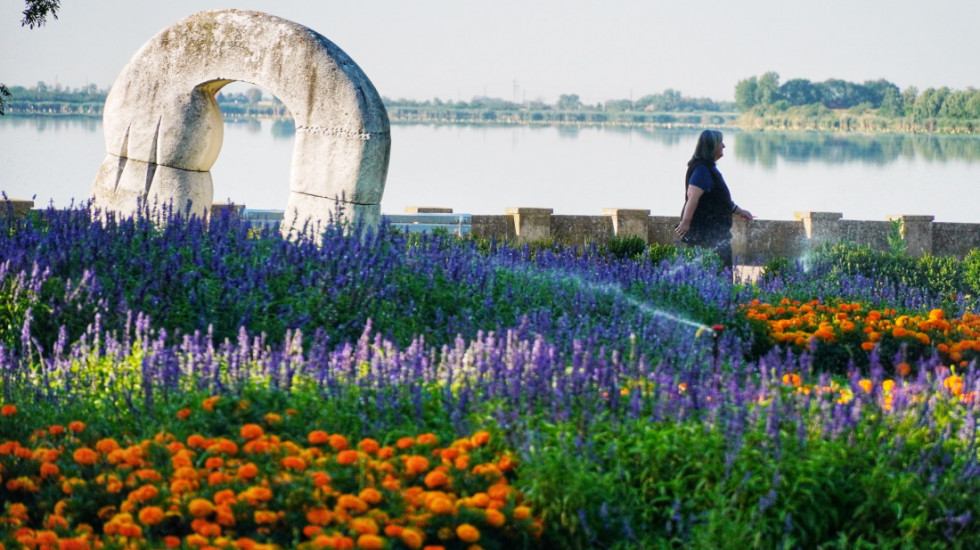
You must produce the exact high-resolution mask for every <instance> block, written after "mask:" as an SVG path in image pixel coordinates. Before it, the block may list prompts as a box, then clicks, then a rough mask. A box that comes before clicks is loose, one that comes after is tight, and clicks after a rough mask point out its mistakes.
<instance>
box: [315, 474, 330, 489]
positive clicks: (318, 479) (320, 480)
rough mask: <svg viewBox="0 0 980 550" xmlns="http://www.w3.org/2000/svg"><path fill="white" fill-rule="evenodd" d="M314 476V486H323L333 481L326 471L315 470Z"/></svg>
mask: <svg viewBox="0 0 980 550" xmlns="http://www.w3.org/2000/svg"><path fill="white" fill-rule="evenodd" d="M312 477H313V486H314V487H323V486H324V485H327V484H329V483H330V482H331V481H332V480H331V479H330V475H329V474H327V473H326V472H313V474H312Z"/></svg>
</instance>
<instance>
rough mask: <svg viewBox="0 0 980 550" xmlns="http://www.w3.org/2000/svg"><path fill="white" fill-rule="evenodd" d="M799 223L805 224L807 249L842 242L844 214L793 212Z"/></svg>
mask: <svg viewBox="0 0 980 550" xmlns="http://www.w3.org/2000/svg"><path fill="white" fill-rule="evenodd" d="M793 217H795V218H796V219H797V221H802V222H803V229H804V231H805V232H806V239H807V247H806V248H810V249H812V248H815V247H817V246H819V245H821V244H823V243H825V242H834V241H838V240H840V235H841V233H840V220H841V218H843V217H844V214H843V213H842V212H809V211H808V212H793Z"/></svg>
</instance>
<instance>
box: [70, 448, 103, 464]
mask: <svg viewBox="0 0 980 550" xmlns="http://www.w3.org/2000/svg"><path fill="white" fill-rule="evenodd" d="M71 456H72V458H73V459H74V460H75V462H77V463H78V464H81V465H82V466H91V465H93V464H95V461H96V460H98V459H99V455H98V454H97V453H96V452H95V451H93V450H92V449H89V448H88V447H79V448H78V449H75V452H74V453H72V455H71Z"/></svg>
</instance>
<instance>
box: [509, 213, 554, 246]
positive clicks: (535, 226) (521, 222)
mask: <svg viewBox="0 0 980 550" xmlns="http://www.w3.org/2000/svg"><path fill="white" fill-rule="evenodd" d="M504 212H505V213H506V214H507V216H509V217H510V218H511V219H512V220H513V223H514V225H513V227H514V234H515V236H516V237H517V240H518V241H519V242H531V241H542V240H546V239H549V238H551V214H552V213H554V209H552V208H528V207H526V206H508V207H507V209H506V210H505V211H504Z"/></svg>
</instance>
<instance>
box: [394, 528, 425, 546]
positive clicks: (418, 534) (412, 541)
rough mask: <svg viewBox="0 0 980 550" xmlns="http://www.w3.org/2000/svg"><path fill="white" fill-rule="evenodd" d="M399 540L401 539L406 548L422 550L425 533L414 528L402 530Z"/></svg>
mask: <svg viewBox="0 0 980 550" xmlns="http://www.w3.org/2000/svg"><path fill="white" fill-rule="evenodd" d="M398 538H400V539H401V541H402V543H403V544H404V545H405V546H407V547H409V548H412V549H413V550H417V549H418V548H422V544H423V543H424V542H425V533H423V532H422V531H420V530H418V529H416V528H414V527H406V528H405V529H402V533H401V535H399V536H398Z"/></svg>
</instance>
